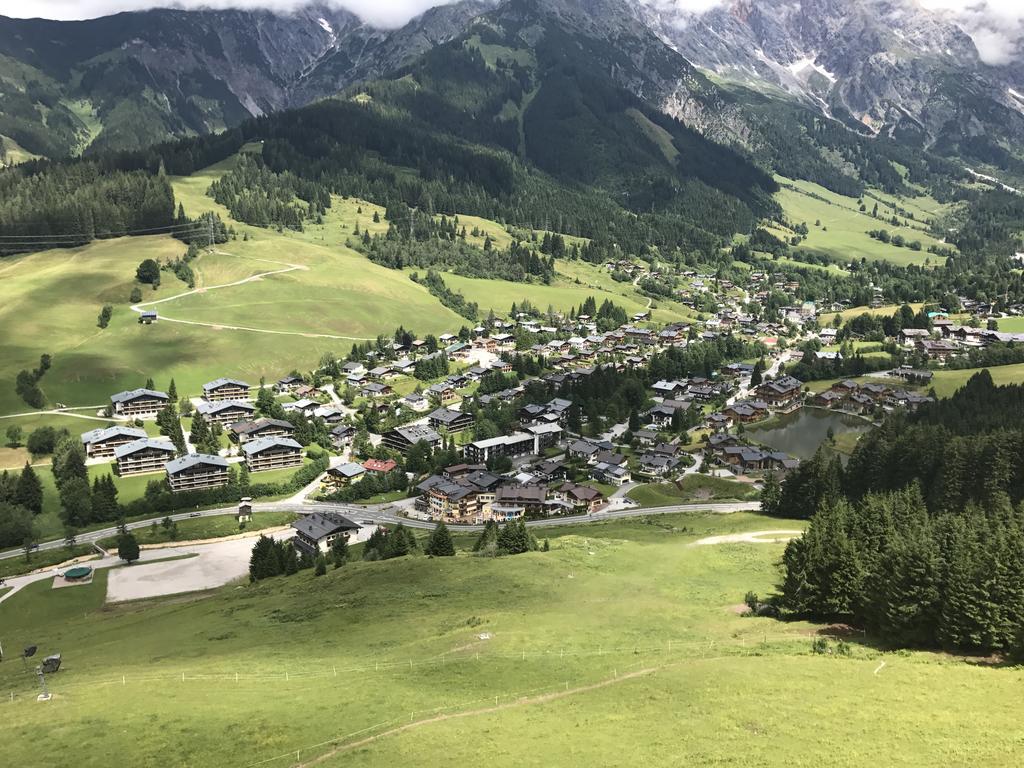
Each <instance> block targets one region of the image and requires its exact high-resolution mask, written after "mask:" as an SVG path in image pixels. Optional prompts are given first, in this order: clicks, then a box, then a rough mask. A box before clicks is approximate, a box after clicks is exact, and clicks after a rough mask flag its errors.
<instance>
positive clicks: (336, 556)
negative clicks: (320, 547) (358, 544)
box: [331, 534, 348, 568]
mask: <svg viewBox="0 0 1024 768" xmlns="http://www.w3.org/2000/svg"><path fill="white" fill-rule="evenodd" d="M331 560H332V561H333V562H334V567H335V568H341V566H343V565H344V564H345V563H347V562H348V535H347V534H342V535H340V536H338V537H337V538H336V539H335V540H334V544H332V545H331Z"/></svg>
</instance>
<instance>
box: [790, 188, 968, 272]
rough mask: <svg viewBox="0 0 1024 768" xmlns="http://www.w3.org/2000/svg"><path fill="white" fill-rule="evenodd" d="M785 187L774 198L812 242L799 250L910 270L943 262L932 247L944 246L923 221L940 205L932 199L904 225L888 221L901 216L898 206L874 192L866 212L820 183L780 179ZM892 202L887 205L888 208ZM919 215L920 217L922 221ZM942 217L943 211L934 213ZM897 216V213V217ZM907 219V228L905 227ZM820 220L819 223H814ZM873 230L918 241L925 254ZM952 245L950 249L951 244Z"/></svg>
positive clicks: (908, 206) (907, 203)
mask: <svg viewBox="0 0 1024 768" xmlns="http://www.w3.org/2000/svg"><path fill="white" fill-rule="evenodd" d="M777 180H778V182H779V184H780V185H781V187H782V188H781V189H780V190H779V191H778V192H777V193H776V195H775V199H776V200H777V201H778V202H779V204H780V205H781V206H782V208H783V210H784V211H785V214H786V218H787V220H788V221H789V222H790V223H791V224H793V225H796V224H800V223H805V224H807V228H808V234H807V238H806V239H805V240H804V241H803V242H802V243H800V245H799V246H798V247H800V248H804V249H806V250H809V251H816V252H818V253H824V254H827V255H829V256H834V257H835V258H837V259H840V260H842V261H844V262H846V261H850V260H858V261H859V260H860V259H862V258H863V259H868V260H869V261H875V260H878V261H889V262H892V263H894V264H898V265H901V266H905V265H908V264H920V265H924V264H939V263H941V262H942V261H943V259H942V258H941V257H939V256H936V255H934V254H931V253H928V251H927V248H928V246H929V245H945V244H943V243H940V242H939V241H938V240H937V239H936V238H934V237H933V236H932V235H930V234H929V233H928V232H927V225H926V224H925V223H924V222H923V221H922V219H924V218H925V217H926V214H925V209H933V208H934V206H938V203H935V201H934V200H931V198H924V200H923V202H921V203H920V204H919V205H918V206H917V207H916V210H915V218H914V219H904V217H902V216H899V218H900V221H901V225H900V226H893V225H892V224H890V223H889V219H890V218H891V217H892V216H893V215H894V214H895V213H896V211H895V209H894V208H893V207H891V206H892V203H894V202H897V201H895V200H894V199H892V198H888V197H886V196H885V195H881V194H879V193H876V192H875V191H874V190H871V191H870V195H865V197H864V198H863V200H864V204H865V206H866V208H867V210H866V211H865V212H861V211H860V210H859V206H858V204H857V199H856V198H852V197H845V196H843V195H839V194H836V193H835V192H830V191H829V190H827V189H825V188H824V187H821V186H819V185H817V184H813V183H811V182H807V181H795V180H792V179H787V178H784V177H781V176H780V177H778V179H777ZM876 203H877V204H878V218H877V219H876V218H874V217H872V216H871V210H872V208H873V207H874V205H875V204H876ZM887 203H888V204H887ZM898 205H900V206H901V207H903V208H906V209H907V210H914V206H913V202H912V201H907V200H902V201H898ZM918 212H920V213H921V216H920V218H919V217H918ZM939 213H941V207H940V210H937V211H936V212H935V215H938V214H939ZM896 215H897V216H898V214H896ZM903 221H906V225H905V226H904V225H903V224H902V222H903ZM815 222H820V224H815ZM872 229H886V230H888V231H889V233H890V234H900V235H902V236H903V237H904V238H905V239H906V240H907V242H910V241H912V240H919V241H920V242H921V245H922V250H920V251H912V250H911V249H910V248H898V247H896V246H894V245H891V244H889V243H883V242H880V241H878V240H874V239H873V238H871V237H869V236H868V235H867V232H868V231H869V230H872ZM773 231H774V232H775V234H776V235H779V236H784V237H789V236H792V235H793V234H794V233H792V232H790V231H788V230H782V229H780V228H778V227H775V228H773ZM947 247H948V246H947Z"/></svg>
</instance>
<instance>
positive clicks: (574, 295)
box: [413, 270, 693, 322]
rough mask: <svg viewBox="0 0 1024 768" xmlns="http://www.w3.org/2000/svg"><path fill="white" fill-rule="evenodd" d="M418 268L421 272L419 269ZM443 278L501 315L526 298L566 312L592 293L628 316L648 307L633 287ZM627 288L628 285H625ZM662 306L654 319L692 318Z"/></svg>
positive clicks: (564, 281)
mask: <svg viewBox="0 0 1024 768" xmlns="http://www.w3.org/2000/svg"><path fill="white" fill-rule="evenodd" d="M413 271H415V270H413ZM420 271H421V272H422V270H420ZM608 279H609V280H610V279H611V278H610V277H609V278H608ZM444 281H445V283H446V284H447V285H448V287H449V288H451V289H452V290H455V291H459V292H460V293H461V294H462V295H463V296H465V297H466V299H467V300H469V301H475V302H476V303H477V304H478V305H479V306H480V309H481V311H482V312H483V313H484V314H486V313H487V310H489V309H493V310H494V311H495V312H496V313H500V314H504V313H507V312H508V311H509V308H510V307H511V306H512V304H513V303H516V304H519V303H521V302H522V301H523V300H524V299H527V300H529V301H530V302H531V303H532V304H533V306H534V307H536V308H538V309H539V310H541V311H542V312H543V311H545V310H547V308H548V307H549V306H550V307H553V308H554V309H555V310H556V311H561V312H569V310H571V309H573V308H574V307H575V308H578V307H579V306H580V305H581V304H582V303H583V302H584V301H586V300H587V298H588V297H589V296H593V297H594V299H595V300H596V301H597V303H598V305H600V304H601V303H602V302H603V301H604V300H605V299H611V301H612V302H614V303H615V304H618V305H619V306H620V307H622V308H623V309H625V310H626V313H627V314H629V315H633V314H635V313H637V312H642V311H645V310H646V309H647V299H646V298H645V297H643V296H640V295H639V294H638V293H636V291H635V290H630V291H627V292H622V293H620V292H617V291H616V292H612V291H609V290H607V289H605V288H602V287H600V286H598V285H596V284H592V283H591V284H577V283H575V282H573V281H571V280H569V279H558V280H556V281H555V282H553V283H552V284H551V285H540V284H537V285H530V284H525V283H511V282H507V281H504V280H484V279H479V278H472V277H463V276H461V275H453V274H451V273H445V275H444ZM626 287H627V288H631V286H629V285H628V284H627V285H626ZM630 294H632V295H630ZM664 306H665V309H658V310H656V311H655V312H654V313H653V319H655V320H660V321H662V322H667V321H668V320H686V319H692V317H693V316H692V313H690V312H689V311H684V310H685V308H680V309H679V310H675V309H672V307H673V306H674V304H673V303H672V302H666V303H665V305H664Z"/></svg>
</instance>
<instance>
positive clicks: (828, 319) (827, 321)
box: [818, 302, 924, 328]
mask: <svg viewBox="0 0 1024 768" xmlns="http://www.w3.org/2000/svg"><path fill="white" fill-rule="evenodd" d="M909 306H910V308H911V309H913V310H914V311H915V312H919V311H920V310H921V308H922V307H924V304H923V303H921V302H917V303H912V304H910V305H909ZM899 310H900V308H899V306H897V305H896V304H886V305H885V306H883V307H867V306H859V307H850V308H849V309H844V310H843V311H842V312H826V313H824V314H822V315H821V316H820V317H818V323H819V324H820V325H821V327H822V328H825V327H828V326H831V325H832V319H833V318H834V317H835V316H836V315H839V319H840V320H841V321H842V322H846V321H847V320H851V319H852V318H854V317H859V316H860V315H876V316H878V317H886V316H889V315H895V314H896V313H897V312H899Z"/></svg>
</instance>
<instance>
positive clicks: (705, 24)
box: [0, 0, 1024, 176]
mask: <svg viewBox="0 0 1024 768" xmlns="http://www.w3.org/2000/svg"><path fill="white" fill-rule="evenodd" d="M552 27H557V28H558V29H560V30H562V31H561V32H560V33H559V34H560V35H561V36H562V38H563V40H562V44H563V45H564V46H566V48H565V50H563V51H562V52H561V55H562V56H563V57H571V55H574V54H575V52H580V51H581V52H583V53H585V55H586V59H587V62H588V63H587V66H591V67H597V68H599V69H600V71H601V72H602V73H604V74H605V75H607V76H608V78H610V80H611V81H612V82H614V83H615V84H616V85H618V86H621V87H622V88H624V89H625V90H627V91H629V92H630V93H632V94H633V95H635V96H637V97H638V98H640V99H642V100H644V101H645V102H647V103H649V104H652V105H654V106H656V107H657V108H658V109H660V110H662V111H663V112H665V113H666V114H668V115H670V116H671V117H674V118H677V119H679V120H680V121H682V122H683V123H684V124H685V125H687V126H689V127H690V128H692V129H694V130H696V131H698V132H700V133H701V134H703V135H704V136H705V137H707V138H710V139H712V140H715V141H717V142H720V143H725V144H732V145H736V146H739V147H742V148H744V149H745V150H746V151H749V152H753V153H763V152H765V151H766V147H767V145H768V144H773V143H774V145H775V146H777V145H778V143H779V142H778V141H776V140H772V139H770V138H766V133H770V132H772V131H774V133H775V134H776V135H779V131H778V130H776V129H774V128H771V127H769V128H768V129H766V128H765V125H764V113H765V111H766V109H767V107H765V104H774V105H775V107H774V108H775V109H787V110H790V114H792V111H793V110H795V109H802V110H805V111H807V110H810V111H812V112H813V113H814V114H817V115H819V116H820V115H822V114H823V115H825V116H827V117H830V118H834V119H835V120H836V121H838V122H839V123H842V124H844V125H846V126H847V127H849V128H851V129H852V130H853V131H854V132H856V133H858V134H861V135H863V136H881V137H885V138H887V139H891V140H894V141H897V142H899V143H901V144H903V145H907V146H911V147H915V148H927V149H930V150H933V151H936V152H938V153H940V154H945V155H950V156H954V155H955V156H961V157H965V158H968V159H970V160H972V161H973V162H980V163H987V164H990V165H993V166H997V167H1003V168H1011V169H1013V170H1015V171H1019V174H1018V175H1020V176H1024V163H1022V160H1021V153H1020V149H1019V148H1020V146H1021V142H1022V140H1024V95H1022V94H1024V83H1022V82H1021V81H1022V80H1024V63H1022V62H1021V61H1013V62H1010V63H1009V64H1007V65H1002V66H998V67H994V66H989V65H986V64H985V63H984V61H983V60H982V58H981V57H980V56H979V55H978V50H977V48H976V47H975V44H974V42H973V41H972V39H971V37H970V36H969V35H968V34H966V33H965V32H964V31H963V30H962V29H961V28H960V27H959V26H957V24H956V23H954V22H953V21H952V20H950V18H948V17H946V16H944V15H940V14H937V13H933V12H930V11H927V10H924V9H922V8H921V7H920V6H919V5H918V4H917V3H916V2H915V0H802V1H799V2H794V1H793V0H724V1H723V2H722V3H720V4H718V5H713V6H712V7H711V8H710V9H709V10H705V11H703V12H699V13H698V12H685V11H680V10H679V9H678V4H677V3H676V2H675V0H460V1H459V2H455V3H451V4H446V5H441V6H438V7H436V8H434V9H432V10H430V11H427V12H426V13H424V14H423V15H421V16H420V17H418V18H416V19H413V20H411V21H410V22H409V23H408V24H406V25H405V26H404V27H402V28H400V29H395V30H378V29H373V28H371V27H369V26H367V25H365V24H363V23H362V22H361V21H360V20H359V19H358V18H356V17H355V16H354V15H352V14H351V13H348V12H346V11H343V10H338V9H332V8H330V7H327V6H318V5H310V6H307V7H305V8H302V9H300V10H298V11H296V12H295V13H292V14H278V13H272V12H269V11H243V10H224V11H211V10H199V11H180V10H154V11H145V12H139V13H122V14H118V15H116V16H110V17H106V18H100V19H93V20H89V21H81V22H56V21H45V20H39V19H35V20H16V19H6V18H2V17H0V140H3V137H7V138H8V139H9V140H13V141H14V142H17V143H18V144H20V145H21V146H22V147H23V148H24V149H25V150H27V151H28V152H31V153H36V154H41V155H47V156H60V155H65V154H69V153H72V154H73V153H77V152H82V151H87V152H91V151H98V150H102V149H108V148H117V149H132V148H138V147H142V146H145V145H147V144H150V143H153V142H156V141H161V140H165V139H168V138H171V137H175V136H187V135H194V134H203V133H209V132H215V131H218V130H221V129H222V128H224V127H226V126H232V125H237V124H238V123H240V122H241V121H242V120H244V119H246V118H248V117H250V116H255V115H261V114H266V113H268V112H273V111H277V110H280V109H284V108H290V107H297V106H302V105H304V104H308V103H310V102H313V101H316V100H318V99H321V98H324V97H327V96H331V95H333V94H336V93H338V92H339V91H342V90H344V89H345V88H347V87H349V86H351V85H353V84H355V83H359V82H365V81H369V80H374V79H380V78H383V77H386V76H388V75H389V74H390V73H392V72H395V71H397V70H400V69H401V68H403V67H405V66H407V65H409V64H410V63H412V62H414V61H416V60H417V59H418V58H419V57H421V56H423V55H425V54H429V53H430V52H431V51H435V50H439V47H440V46H444V45H445V44H447V43H448V42H450V41H452V40H455V39H458V38H460V36H462V35H463V34H466V33H467V31H468V30H470V29H471V28H472V29H474V30H475V32H473V33H472V34H476V36H477V38H478V39H480V38H481V37H482V38H488V36H489V35H491V34H492V32H493V33H494V34H497V35H498V36H499V37H501V36H502V35H504V36H505V37H506V38H508V36H509V35H513V36H517V38H518V42H517V41H516V40H511V38H508V39H505V41H504V43H509V42H510V40H511V44H512V46H513V47H514V48H517V49H522V50H526V51H531V50H532V49H533V47H534V46H535V44H536V43H538V42H539V41H541V40H542V38H543V37H544V35H543V34H542V33H543V30H544V29H549V28H552ZM488 45H489V44H488V43H487V42H486V40H485V42H484V44H483V45H482V47H481V50H482V51H483V52H484V54H485V57H486V54H487V51H488V50H489V49H488ZM709 73H710V74H712V75H713V76H714V80H712V79H709V77H708V74H709ZM765 99H767V102H766V101H765ZM753 102H757V104H756V105H755V106H754V107H753V108H752V103H753ZM781 105H787V106H785V107H783V106H781ZM758 114H760V117H758ZM800 119H801V120H802V121H803V120H805V118H800ZM787 120H789V118H787ZM786 151H789V150H786ZM845 165H848V164H845ZM839 166H844V164H843V163H840V164H839ZM844 167H845V166H844ZM841 170H842V168H841ZM849 170H850V169H849V168H848V167H846V168H845V170H844V171H843V172H848V171H849Z"/></svg>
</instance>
